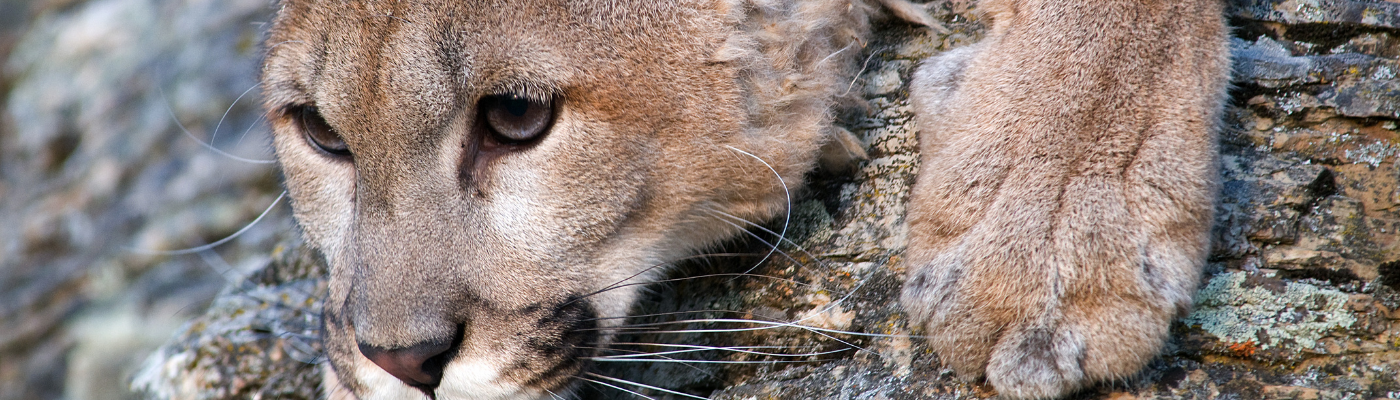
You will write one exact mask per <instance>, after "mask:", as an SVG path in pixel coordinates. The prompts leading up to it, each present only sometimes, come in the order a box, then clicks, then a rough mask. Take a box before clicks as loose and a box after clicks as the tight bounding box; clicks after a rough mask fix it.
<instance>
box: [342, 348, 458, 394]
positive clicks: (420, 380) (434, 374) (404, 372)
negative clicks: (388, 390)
mask: <svg viewBox="0 0 1400 400" xmlns="http://www.w3.org/2000/svg"><path fill="white" fill-rule="evenodd" d="M359 347H360V353H361V354H364V355H365V358H368V359H369V360H370V361H373V362H374V364H375V365H378V366H379V368H383V369H384V371H385V372H388V373H389V375H393V376H394V377H395V378H399V380H401V381H403V382H404V383H406V384H408V385H409V386H413V387H416V388H419V389H425V390H431V389H434V388H436V387H437V386H438V383H441V382H442V369H443V367H444V366H446V365H447V361H449V359H450V358H451V356H452V355H451V354H450V353H451V350H452V347H453V345H452V340H451V339H444V340H432V341H427V342H421V343H418V344H414V345H411V346H408V347H398V348H392V349H386V348H383V347H379V346H374V345H370V344H366V343H363V342H361V343H359Z"/></svg>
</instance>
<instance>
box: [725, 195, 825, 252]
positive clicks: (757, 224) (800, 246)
mask: <svg viewBox="0 0 1400 400" xmlns="http://www.w3.org/2000/svg"><path fill="white" fill-rule="evenodd" d="M705 211H706V212H710V213H717V214H720V215H722V216H725V217H729V218H731V219H733V220H735V221H739V222H743V223H744V224H745V225H748V226H752V227H754V228H758V229H759V230H761V231H764V232H766V233H768V234H771V235H778V232H773V230H772V229H768V228H767V227H765V226H763V225H762V224H759V223H757V222H753V221H749V220H747V219H744V218H740V217H739V216H736V215H734V214H730V213H727V212H724V211H720V210H716V209H713V208H708V209H706V210H705ZM779 238H780V242H787V243H788V244H791V245H792V247H795V248H797V251H801V252H802V254H805V255H807V257H810V258H811V259H813V260H815V261H817V263H818V264H821V263H822V262H821V258H818V257H817V256H816V255H815V254H812V253H811V252H808V251H807V248H805V247H802V245H801V244H798V243H797V242H794V241H792V239H788V238H785V237H781V236H779ZM780 244H781V243H780Z"/></svg>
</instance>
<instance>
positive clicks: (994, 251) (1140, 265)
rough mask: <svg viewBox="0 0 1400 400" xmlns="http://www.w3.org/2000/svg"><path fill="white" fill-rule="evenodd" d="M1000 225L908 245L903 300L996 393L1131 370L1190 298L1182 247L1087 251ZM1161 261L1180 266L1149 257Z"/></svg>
mask: <svg viewBox="0 0 1400 400" xmlns="http://www.w3.org/2000/svg"><path fill="white" fill-rule="evenodd" d="M1003 230H1006V231H1014V229H1006V228H1001V229H991V227H984V229H978V228H974V229H973V230H971V231H969V232H968V233H966V234H964V235H963V236H962V237H959V238H957V240H953V241H951V242H948V243H947V245H946V246H943V247H942V248H940V249H936V250H935V249H928V248H926V246H919V245H918V244H911V250H912V251H913V254H914V255H915V256H916V257H915V258H916V259H918V260H916V261H914V263H913V264H912V268H911V269H910V277H909V280H908V281H907V283H906V284H905V286H904V292H903V297H902V299H901V301H902V303H903V305H904V307H905V308H906V310H908V311H909V314H910V317H911V319H912V320H913V321H914V322H915V323H916V324H918V325H920V326H922V327H923V328H924V334H925V335H927V336H928V338H929V339H928V340H929V344H930V346H931V347H932V349H933V350H934V351H935V352H937V353H938V355H939V357H940V360H941V361H942V362H943V363H944V364H945V365H947V366H949V367H952V368H953V369H954V370H955V371H956V372H957V373H958V374H959V376H961V377H963V378H964V379H969V380H978V379H983V378H985V379H986V381H987V382H988V383H990V384H991V385H992V386H993V387H995V388H996V389H997V391H998V392H999V393H1001V394H1002V395H1003V396H1004V397H1007V398H1028V399H1039V398H1055V397H1062V396H1065V395H1067V394H1070V393H1072V392H1074V391H1076V390H1078V389H1081V388H1083V387H1085V386H1087V385H1090V384H1093V383H1095V382H1099V381H1106V380H1116V379H1121V378H1125V377H1128V376H1131V375H1133V374H1135V373H1136V372H1137V371H1139V370H1140V369H1141V368H1142V367H1143V366H1144V365H1145V364H1146V363H1147V362H1148V361H1150V360H1151V359H1152V358H1153V357H1154V356H1155V355H1156V354H1157V353H1158V351H1159V349H1160V348H1161V346H1162V344H1163V342H1164V341H1165V340H1166V338H1167V335H1168V328H1169V326H1170V323H1171V321H1172V319H1173V318H1174V317H1175V316H1176V315H1178V314H1179V313H1180V312H1181V311H1183V310H1185V308H1186V307H1187V306H1188V305H1189V301H1190V291H1191V289H1192V288H1194V286H1195V282H1196V280H1197V277H1196V274H1195V273H1192V272H1190V271H1194V270H1195V267H1196V264H1197V262H1194V261H1193V258H1192V257H1191V255H1190V254H1184V253H1180V252H1179V253H1178V256H1176V257H1165V256H1156V255H1154V254H1151V252H1154V251H1162V250H1164V249H1161V248H1153V246H1145V247H1143V249H1144V251H1143V252H1142V253H1141V254H1138V255H1136V256H1132V257H1121V258H1114V257H1094V256H1092V255H1091V254H1092V253H1094V251H1093V250H1094V249H1092V248H1091V247H1092V246H1091V245H1089V244H1088V243H1081V244H1080V245H1072V246H1068V247H1064V246H1063V244H1064V242H1062V241H1056V240H1050V241H1049V242H1048V243H1033V241H1027V240H1018V238H1016V237H1014V236H1015V232H1003ZM978 231H986V233H983V232H978ZM1021 239H1024V238H1021ZM1016 242H1020V243H1016ZM1054 242H1060V243H1058V245H1057V243H1054ZM1008 245H1009V246H1011V247H1012V248H1008V247H1006V246H1008ZM921 252H922V253H924V254H930V255H928V256H926V257H918V255H919V253H921ZM1076 256H1077V257H1082V258H1075V257H1076ZM1164 261H1165V262H1176V263H1179V264H1178V266H1179V267H1184V268H1162V265H1157V264H1154V263H1159V262H1164ZM1180 263H1184V264H1180ZM1166 270H1175V272H1172V273H1167V274H1164V271H1166ZM1182 271H1186V273H1181V272H1182Z"/></svg>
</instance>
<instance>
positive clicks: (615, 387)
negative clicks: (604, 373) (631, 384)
mask: <svg viewBox="0 0 1400 400" xmlns="http://www.w3.org/2000/svg"><path fill="white" fill-rule="evenodd" d="M573 378H574V379H578V380H583V381H588V382H593V383H596V384H599V385H603V386H607V387H610V388H613V389H617V390H621V391H624V392H627V393H631V394H635V395H637V396H639V397H641V398H644V399H651V400H656V399H655V398H653V397H651V396H647V395H644V394H641V393H637V392H634V391H631V390H627V389H623V388H621V387H618V386H617V385H613V384H611V383H607V382H603V381H597V380H593V379H588V378H584V377H581V376H575V377H573Z"/></svg>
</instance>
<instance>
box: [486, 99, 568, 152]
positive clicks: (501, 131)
mask: <svg viewBox="0 0 1400 400" xmlns="http://www.w3.org/2000/svg"><path fill="white" fill-rule="evenodd" d="M481 115H482V117H483V118H485V120H486V127H487V128H489V129H491V132H492V133H494V134H496V137H497V138H498V139H500V140H502V141H505V142H524V141H529V140H533V139H535V138H538V137H539V136H540V135H542V134H544V133H545V131H548V130H549V127H550V125H552V124H553V123H554V102H553V101H539V100H533V99H529V98H526V97H521V96H516V95H503V96H489V97H486V98H483V99H481Z"/></svg>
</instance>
